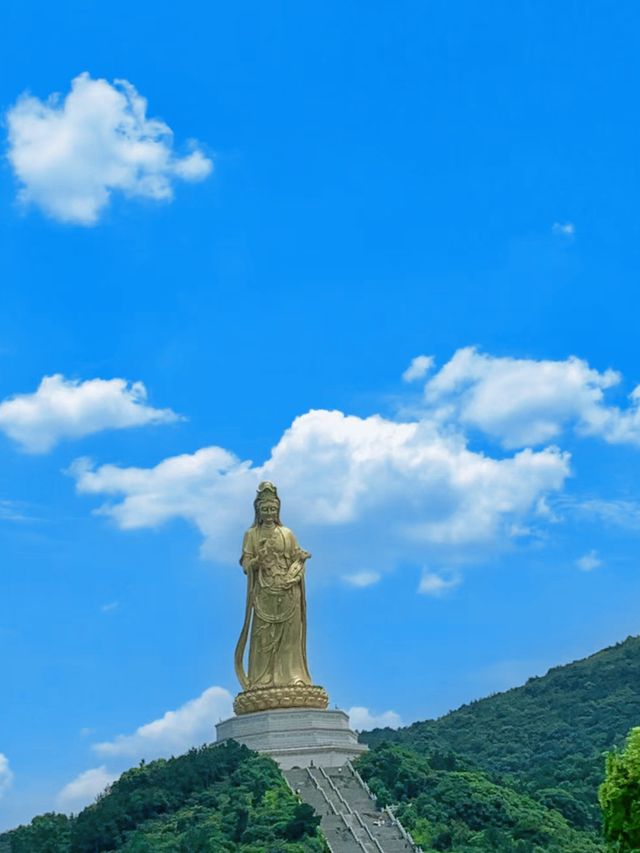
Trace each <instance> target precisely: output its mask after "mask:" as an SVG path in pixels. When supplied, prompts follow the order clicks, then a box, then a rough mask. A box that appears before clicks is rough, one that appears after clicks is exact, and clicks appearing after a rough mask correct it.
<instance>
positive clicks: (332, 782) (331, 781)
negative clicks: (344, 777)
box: [319, 767, 353, 814]
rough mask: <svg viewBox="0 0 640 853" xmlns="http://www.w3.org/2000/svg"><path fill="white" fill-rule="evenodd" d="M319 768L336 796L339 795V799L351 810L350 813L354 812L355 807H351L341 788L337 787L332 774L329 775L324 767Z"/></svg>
mask: <svg viewBox="0 0 640 853" xmlns="http://www.w3.org/2000/svg"><path fill="white" fill-rule="evenodd" d="M319 770H320V773H322V775H323V776H324V778H325V779H326V780H327V782H328V783H329V786H330V787H331V788H332V790H333V791H334V793H335V794H336V796H337V797H338V799H339V800H340V802H341V803H342V805H343V806H344V807H345V808H346V810H347V811H348V812H349V814H351V813H352V812H353V809H352V808H351V806H350V805H349V803H348V802H347V801H346V800H345V798H344V797H343V796H342V793H341V791H340V790H339V788H338V787H337V785H336V783H335V782H334V781H333V779H332V778H331V776H329V774H328V773H327V771H326V770H325V769H324V767H320V768H319Z"/></svg>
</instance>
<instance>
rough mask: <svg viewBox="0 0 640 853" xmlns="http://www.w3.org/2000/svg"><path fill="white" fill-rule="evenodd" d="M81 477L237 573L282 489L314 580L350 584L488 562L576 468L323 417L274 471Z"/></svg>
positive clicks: (203, 458)
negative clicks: (361, 577) (259, 503)
mask: <svg viewBox="0 0 640 853" xmlns="http://www.w3.org/2000/svg"><path fill="white" fill-rule="evenodd" d="M70 473H72V474H73V476H75V478H76V481H77V488H78V490H79V491H80V492H82V493H84V494H94V495H103V496H108V497H109V501H108V502H107V503H105V504H103V506H102V508H101V510H100V511H101V512H102V513H104V514H106V515H108V516H110V517H111V518H112V519H114V520H115V522H116V523H117V524H118V525H119V526H120V527H122V528H142V527H156V526H158V525H160V524H162V523H164V522H166V521H169V520H170V519H174V518H183V519H185V520H187V521H189V522H191V523H193V524H195V525H196V526H197V527H198V528H199V530H200V531H201V532H202V534H203V535H204V537H205V544H204V553H205V555H207V556H210V557H213V558H214V559H215V560H216V561H218V562H232V563H235V562H236V561H237V556H238V555H237V550H238V541H239V538H240V536H241V533H242V529H243V527H246V526H247V524H248V522H250V508H251V502H252V499H253V496H254V493H255V488H256V485H257V483H258V482H259V480H261V479H269V480H273V481H274V482H275V483H277V484H278V487H279V489H280V493H281V496H282V499H283V518H284V521H285V523H287V524H289V525H290V526H291V527H293V529H294V530H296V532H297V533H298V534H299V535H300V538H301V540H302V541H303V544H304V545H305V547H309V548H310V550H311V551H312V552H313V553H314V557H315V558H316V562H315V563H313V562H312V564H311V569H310V571H313V566H314V565H318V568H319V569H320V568H321V570H322V573H323V574H325V573H326V572H327V570H328V571H335V572H337V573H338V574H339V575H341V576H342V575H345V574H351V573H353V567H354V566H355V565H363V564H364V565H366V566H367V571H370V572H380V571H382V570H384V569H388V568H391V567H393V566H395V565H396V564H397V563H398V561H411V560H413V561H416V562H420V563H422V562H423V561H424V559H429V558H430V556H431V557H433V558H434V560H433V561H434V562H435V561H436V560H437V558H438V557H441V556H442V555H443V554H444V555H446V556H447V559H448V560H450V559H451V558H452V557H453V556H455V557H459V558H460V559H464V558H465V555H467V556H469V555H470V556H472V557H473V558H476V557H477V556H478V554H480V553H481V552H482V549H483V548H487V547H495V546H496V544H497V542H498V541H499V540H501V539H502V538H504V536H505V532H506V531H509V530H511V529H513V525H514V522H516V521H518V520H519V519H521V518H523V517H529V515H530V514H531V513H535V511H536V507H537V506H538V504H539V501H540V498H542V497H543V496H544V495H545V494H547V493H548V492H550V491H555V490H558V489H560V488H561V487H562V485H563V483H564V481H565V478H566V477H567V476H568V473H569V457H568V455H567V454H564V453H561V452H560V451H559V450H557V449H556V448H546V449H543V450H541V451H538V452H535V451H533V450H530V449H526V450H523V451H520V452H519V453H516V454H515V455H513V456H511V457H507V458H502V459H495V458H491V457H489V456H486V455H484V454H482V453H479V452H473V451H471V450H469V448H468V447H467V445H466V442H465V439H464V437H463V436H462V435H460V434H458V433H454V432H452V431H451V430H442V429H440V427H439V426H438V425H437V424H435V423H433V422H431V421H428V420H424V421H412V422H404V423H400V422H396V421H391V420H388V419H385V418H382V417H380V416H378V415H374V416H371V417H368V418H361V417H356V416H351V415H345V414H343V413H342V412H338V411H324V410H320V411H311V412H308V413H307V414H305V415H303V416H301V417H299V418H296V420H295V421H294V422H293V424H292V425H291V427H290V428H289V429H287V430H286V431H285V433H284V434H283V436H282V437H281V439H280V441H279V442H278V444H277V445H276V446H275V447H274V448H273V450H272V452H271V455H270V457H269V459H267V461H266V462H265V463H264V464H263V465H259V466H255V465H253V464H252V463H251V462H249V461H240V460H239V459H238V458H237V457H235V456H234V455H233V454H232V453H230V452H229V451H227V450H224V449H222V448H219V447H208V448H203V449H201V450H199V451H197V452H196V453H193V454H184V455H181V456H174V457H170V458H168V459H165V460H163V461H162V462H160V463H159V464H158V465H156V466H154V467H152V468H138V467H121V466H117V465H102V466H99V467H95V466H93V465H92V464H91V463H90V462H88V461H87V460H80V461H78V462H76V463H75V465H73V466H72V468H71V469H70ZM328 527H330V528H331V536H327V535H326V529H327V528H328ZM329 543H330V544H329ZM330 548H331V549H332V550H331V553H329V549H330Z"/></svg>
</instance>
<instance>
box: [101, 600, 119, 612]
mask: <svg viewBox="0 0 640 853" xmlns="http://www.w3.org/2000/svg"><path fill="white" fill-rule="evenodd" d="M118 607H120V602H119V601H109V602H107V604H103V605H102V607H101V608H100V611H101V612H102V613H113V611H114V610H117V609H118Z"/></svg>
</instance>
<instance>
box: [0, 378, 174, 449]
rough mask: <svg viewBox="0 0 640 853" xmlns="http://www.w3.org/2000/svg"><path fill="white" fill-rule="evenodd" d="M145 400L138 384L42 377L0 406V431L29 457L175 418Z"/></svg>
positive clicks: (169, 410)
mask: <svg viewBox="0 0 640 853" xmlns="http://www.w3.org/2000/svg"><path fill="white" fill-rule="evenodd" d="M146 399H147V391H146V388H145V386H144V385H143V383H142V382H133V383H130V382H127V380H125V379H88V380H87V381H85V382H80V381H76V380H72V379H65V378H64V376H61V375H60V374H55V375H54V376H45V377H44V379H43V380H42V382H41V383H40V385H39V386H38V389H37V390H36V391H35V392H33V393H32V394H17V395H16V396H14V397H10V398H9V399H7V400H5V401H4V402H2V403H0V430H1V431H2V432H4V433H5V434H6V435H8V436H9V438H12V439H13V440H14V441H16V442H18V444H20V445H21V447H22V449H23V450H26V451H27V452H28V453H45V452H46V451H48V450H51V448H52V447H54V445H56V444H57V443H58V442H59V441H61V440H62V439H68V438H81V437H83V436H85V435H91V434H92V433H95V432H100V431H101V430H105V429H124V428H125V427H134V426H142V425H144V424H160V423H171V422H172V421H175V420H177V419H178V415H176V414H175V413H174V412H172V411H171V409H154V408H152V407H151V406H149V405H147V403H146Z"/></svg>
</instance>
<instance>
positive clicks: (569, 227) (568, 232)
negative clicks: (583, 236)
mask: <svg viewBox="0 0 640 853" xmlns="http://www.w3.org/2000/svg"><path fill="white" fill-rule="evenodd" d="M551 230H552V231H553V233H554V234H557V235H559V236H562V237H573V236H574V235H575V233H576V226H575V225H574V224H573V222H554V223H553V225H552V226H551Z"/></svg>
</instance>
